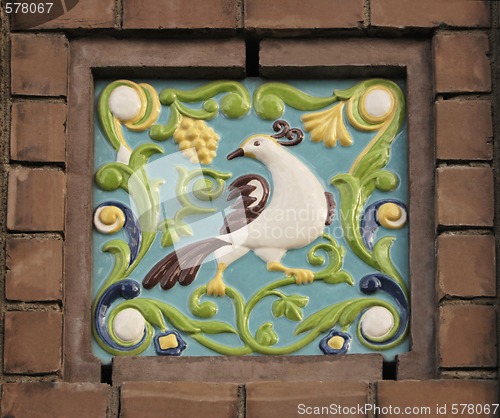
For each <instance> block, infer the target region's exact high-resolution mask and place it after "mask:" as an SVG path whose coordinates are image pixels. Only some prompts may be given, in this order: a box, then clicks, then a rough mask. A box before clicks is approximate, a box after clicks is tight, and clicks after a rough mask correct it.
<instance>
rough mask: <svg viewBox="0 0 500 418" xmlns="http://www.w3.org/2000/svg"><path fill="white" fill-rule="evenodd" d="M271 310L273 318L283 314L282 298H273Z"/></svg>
mask: <svg viewBox="0 0 500 418" xmlns="http://www.w3.org/2000/svg"><path fill="white" fill-rule="evenodd" d="M272 311H273V315H274V317H275V318H279V317H281V316H283V315H284V314H285V301H284V300H283V299H277V300H275V301H274V302H273V306H272Z"/></svg>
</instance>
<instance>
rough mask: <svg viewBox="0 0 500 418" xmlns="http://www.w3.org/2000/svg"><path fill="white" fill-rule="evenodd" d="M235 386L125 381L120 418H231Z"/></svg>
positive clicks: (234, 405) (234, 409)
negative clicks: (199, 417) (197, 417)
mask: <svg viewBox="0 0 500 418" xmlns="http://www.w3.org/2000/svg"><path fill="white" fill-rule="evenodd" d="M237 402H238V385H236V384H230V383H202V382H125V383H123V385H122V389H121V412H120V418H137V417H151V418H156V417H158V418H161V417H167V416H168V417H178V418H188V417H189V418H190V417H196V416H203V418H234V417H235V416H236V413H237Z"/></svg>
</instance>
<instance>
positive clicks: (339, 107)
mask: <svg viewBox="0 0 500 418" xmlns="http://www.w3.org/2000/svg"><path fill="white" fill-rule="evenodd" d="M343 109H344V102H340V103H338V104H336V105H335V106H333V107H331V108H329V109H326V110H322V111H320V112H314V113H306V114H305V115H302V117H301V118H300V119H301V120H302V122H303V123H304V129H305V130H306V131H307V132H309V133H310V134H311V140H312V141H313V142H321V141H323V142H324V143H325V145H326V146H327V147H329V148H331V147H334V146H335V145H337V141H338V142H340V145H342V146H344V147H347V146H349V145H351V144H352V137H351V135H350V134H349V132H348V131H347V128H346V126H345V123H344V117H343Z"/></svg>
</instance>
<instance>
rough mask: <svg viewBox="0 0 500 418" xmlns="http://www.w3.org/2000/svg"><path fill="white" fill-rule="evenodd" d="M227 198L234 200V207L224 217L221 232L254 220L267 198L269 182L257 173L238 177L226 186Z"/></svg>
mask: <svg viewBox="0 0 500 418" xmlns="http://www.w3.org/2000/svg"><path fill="white" fill-rule="evenodd" d="M228 192H229V195H228V196H227V200H234V202H233V203H232V205H231V208H232V209H234V211H233V212H231V213H230V214H229V215H227V216H225V217H224V225H223V227H222V228H221V230H220V233H221V234H229V233H231V232H234V231H237V230H238V229H240V228H243V227H244V226H246V225H248V224H249V223H250V222H252V221H254V220H255V219H256V218H257V217H258V216H259V215H260V213H261V212H262V211H263V210H264V208H265V207H266V204H267V200H268V198H269V183H268V182H267V180H266V179H265V178H264V177H262V176H260V175H258V174H246V175H244V176H241V177H238V178H237V179H236V180H234V181H233V182H232V183H231V184H230V185H229V187H228Z"/></svg>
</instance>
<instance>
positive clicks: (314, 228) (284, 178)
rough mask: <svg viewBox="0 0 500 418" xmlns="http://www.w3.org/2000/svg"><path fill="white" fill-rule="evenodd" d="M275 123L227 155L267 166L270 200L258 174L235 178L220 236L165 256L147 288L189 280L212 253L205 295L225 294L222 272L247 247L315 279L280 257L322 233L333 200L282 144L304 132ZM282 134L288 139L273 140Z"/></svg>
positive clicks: (275, 267) (279, 267)
mask: <svg viewBox="0 0 500 418" xmlns="http://www.w3.org/2000/svg"><path fill="white" fill-rule="evenodd" d="M273 127H274V129H275V130H276V131H278V130H281V132H280V133H278V134H276V135H274V136H270V135H265V134H259V135H252V136H250V137H249V138H247V139H245V140H244V141H243V142H242V144H241V146H240V148H238V149H237V150H235V151H233V152H232V153H230V154H229V155H228V156H227V158H228V160H232V159H234V158H236V157H243V156H244V157H250V158H255V159H256V160H258V161H260V162H261V163H263V164H264V165H265V166H266V167H267V169H268V170H269V172H270V173H271V177H272V185H273V193H272V197H271V199H270V201H269V202H268V200H269V184H268V182H267V181H266V180H265V179H264V178H263V177H262V176H259V175H257V174H248V175H244V176H241V177H239V178H237V179H236V180H235V181H234V182H232V183H231V185H230V186H229V188H228V190H229V192H230V193H229V196H228V200H232V199H235V198H238V200H237V201H236V203H235V204H233V206H232V207H233V208H236V210H235V211H233V212H232V213H230V214H229V215H228V216H227V217H226V218H225V225H224V227H223V228H222V230H221V235H219V236H217V237H213V238H208V239H205V240H202V241H198V242H195V243H192V244H189V245H187V246H185V247H183V248H181V249H180V250H177V251H174V252H172V253H171V254H169V255H167V256H166V257H165V258H163V259H162V260H161V261H160V262H159V263H157V264H156V265H155V266H154V267H153V268H152V269H151V271H150V272H149V273H148V274H147V276H146V277H145V278H144V280H143V286H144V287H145V288H146V289H151V288H153V287H154V286H156V285H157V284H158V283H160V284H161V287H162V288H163V289H165V290H167V289H170V288H171V287H173V286H174V285H175V283H177V282H179V284H180V285H182V286H187V285H189V284H190V283H191V282H192V281H193V280H194V279H195V277H196V274H197V272H198V270H199V268H200V266H201V264H202V263H203V260H205V258H207V257H208V256H209V255H210V254H212V253H213V254H214V256H215V259H216V261H217V273H216V274H215V277H214V278H213V279H212V280H210V281H209V282H208V285H207V294H208V295H214V296H224V294H225V289H226V286H225V284H224V281H223V273H224V271H225V270H226V268H227V267H228V266H229V265H230V264H231V263H233V262H234V261H235V260H237V259H239V258H240V257H242V256H244V255H245V254H246V253H247V252H249V251H253V252H254V253H255V254H256V255H257V256H258V257H260V258H261V259H262V260H264V261H265V262H266V263H267V269H268V270H270V271H282V272H284V273H285V275H286V276H288V277H291V276H294V277H295V281H296V283H297V284H303V283H311V282H313V280H314V273H313V272H312V271H311V270H309V269H302V268H290V267H285V266H284V265H283V264H281V259H282V258H283V257H284V255H285V254H286V252H287V250H290V249H294V248H302V247H305V246H306V245H308V244H310V243H311V242H313V241H314V240H315V239H317V238H318V237H319V236H321V234H322V233H323V230H324V228H325V225H330V224H331V222H332V219H333V213H334V208H335V203H334V200H333V196H332V194H331V193H328V192H325V190H324V189H323V186H322V185H321V183H320V182H319V180H318V179H317V178H316V176H315V175H314V174H313V172H312V171H311V170H310V169H309V168H308V167H307V166H306V165H305V164H304V163H303V162H302V161H301V160H300V159H299V158H297V157H295V156H294V155H293V154H292V153H290V152H289V151H287V150H286V148H285V147H284V146H289V145H296V144H298V143H300V141H301V140H302V137H303V133H302V131H300V130H299V129H290V127H289V125H288V123H287V122H285V121H277V122H275V124H274V126H273ZM283 137H286V138H287V139H289V140H290V141H289V142H288V141H286V142H285V141H278V140H277V138H283ZM238 208H239V209H238Z"/></svg>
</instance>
